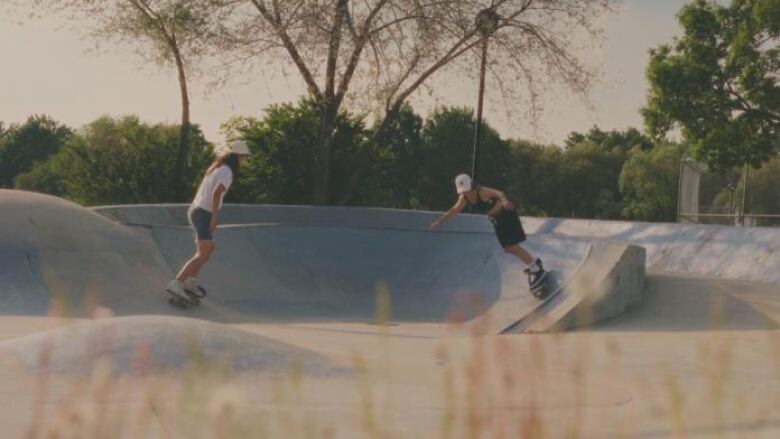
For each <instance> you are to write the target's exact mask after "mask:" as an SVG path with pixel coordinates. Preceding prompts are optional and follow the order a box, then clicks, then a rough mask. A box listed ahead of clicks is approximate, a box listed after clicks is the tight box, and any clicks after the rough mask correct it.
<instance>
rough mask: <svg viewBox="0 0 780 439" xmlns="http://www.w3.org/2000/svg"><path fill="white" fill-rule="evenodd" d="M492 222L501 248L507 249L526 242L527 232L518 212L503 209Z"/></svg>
mask: <svg viewBox="0 0 780 439" xmlns="http://www.w3.org/2000/svg"><path fill="white" fill-rule="evenodd" d="M491 221H492V222H493V228H494V229H495V230H496V238H498V242H499V243H500V244H501V247H503V248H507V247H511V246H513V245H517V244H520V243H521V242H523V241H525V231H524V230H523V225H522V224H520V217H519V215H518V213H517V210H504V209H502V210H501V212H499V213H498V215H496V216H495V218H492V219H491Z"/></svg>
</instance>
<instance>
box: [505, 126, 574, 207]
mask: <svg viewBox="0 0 780 439" xmlns="http://www.w3.org/2000/svg"><path fill="white" fill-rule="evenodd" d="M510 148H511V162H510V163H511V166H510V168H511V170H510V172H509V176H508V180H509V181H508V183H507V186H506V192H507V193H508V194H509V195H510V196H511V197H512V199H513V200H514V201H515V204H517V207H518V209H519V210H520V213H522V214H523V215H539V216H547V215H549V214H551V213H552V212H553V211H555V209H556V206H555V200H556V198H557V196H558V194H557V192H558V189H557V188H558V180H559V179H558V168H559V166H560V162H561V156H562V155H563V153H564V151H563V150H561V149H560V148H558V147H557V146H554V145H540V144H536V143H532V142H528V141H525V140H511V141H510Z"/></svg>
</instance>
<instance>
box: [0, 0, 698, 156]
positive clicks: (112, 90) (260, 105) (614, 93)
mask: <svg viewBox="0 0 780 439" xmlns="http://www.w3.org/2000/svg"><path fill="white" fill-rule="evenodd" d="M0 1H2V0H0ZM685 3H687V2H686V1H684V0H625V4H624V7H623V8H622V12H621V13H619V14H617V15H614V16H611V17H609V18H608V19H607V21H606V27H605V31H606V35H605V40H604V42H603V47H602V49H600V50H599V51H598V53H597V54H596V55H594V59H593V61H594V62H595V63H597V64H601V66H602V67H601V73H602V78H601V80H600V83H599V84H597V85H596V87H595V88H594V90H593V92H592V94H591V100H592V104H593V106H594V107H593V108H589V107H588V106H587V105H585V104H583V103H581V102H579V101H578V100H576V99H574V98H572V97H570V96H565V95H558V96H553V95H551V96H548V97H547V103H546V105H545V107H544V108H545V111H544V113H543V115H542V117H541V119H540V126H539V129H538V130H533V129H531V128H530V127H529V126H528V124H525V123H523V121H518V120H513V121H510V120H508V118H507V117H506V113H505V109H504V107H503V104H500V100H498V99H493V100H490V99H489V100H487V101H486V108H485V117H486V118H487V120H488V122H489V123H490V124H491V125H493V126H494V127H495V128H497V129H498V131H499V132H500V133H501V135H502V136H503V137H505V138H509V137H513V138H526V139H533V140H536V141H541V142H554V143H561V142H562V140H563V139H565V138H566V136H567V135H568V133H569V132H571V131H586V130H588V129H589V128H590V127H592V126H593V125H594V124H597V125H598V126H599V127H601V128H602V129H625V128H628V127H631V126H634V127H637V128H641V127H642V119H641V116H640V114H639V109H640V108H641V106H642V105H643V103H644V100H645V92H646V81H645V77H644V71H645V67H646V65H647V58H648V55H647V51H648V49H650V48H651V47H655V46H657V45H658V44H660V43H663V42H668V41H671V39H672V37H673V36H675V35H677V34H678V33H679V28H678V25H677V22H676V20H675V14H676V13H677V11H678V10H679V9H680V7H681V6H682V5H683V4H685ZM0 14H6V11H3V10H2V9H1V8H0ZM91 47H92V44H91V43H90V41H88V40H86V39H84V38H82V37H81V35H80V34H79V33H78V32H77V31H76V30H74V29H72V25H71V24H68V23H64V22H62V21H58V20H57V19H55V18H50V19H45V20H33V21H30V20H25V19H24V17H20V16H8V15H0V57H1V58H0V59H2V60H3V63H2V66H0V121H3V122H5V124H6V125H7V124H8V123H14V122H16V123H19V122H23V121H24V120H25V119H26V118H27V117H28V116H29V115H31V114H38V113H45V114H48V115H50V116H52V117H53V118H54V119H56V120H58V121H61V122H64V123H67V124H68V125H70V126H72V127H79V126H81V125H83V124H85V123H87V122H89V121H92V120H94V119H96V118H97V117H99V116H101V115H104V114H108V115H113V116H119V115H125V114H137V115H139V116H140V117H141V119H142V120H144V121H147V122H170V123H177V122H178V121H179V119H180V111H181V110H180V108H181V107H180V97H179V89H178V85H177V82H176V74H175V71H174V70H172V69H171V70H161V69H159V68H157V67H154V66H150V65H147V64H144V63H143V62H142V61H141V60H140V59H139V58H138V57H137V56H135V55H134V54H133V53H131V52H126V53H125V52H123V51H122V49H121V47H116V48H115V47H107V48H105V49H104V50H101V51H99V52H95V51H89V49H90V48H91ZM488 87H490V84H489V83H488ZM457 89H458V91H457V92H453V93H448V94H447V97H446V99H445V100H444V101H442V102H440V103H444V104H448V105H458V106H464V105H465V106H471V107H475V106H476V96H477V84H476V83H471V82H470V81H469V82H466V81H464V83H463V84H458V87H457ZM304 92H305V90H304V88H303V86H302V84H301V82H300V81H299V79H298V77H297V76H295V75H293V76H291V77H289V78H287V79H282V78H281V77H280V78H277V79H274V80H273V81H270V82H266V81H263V80H262V78H258V79H257V80H255V81H250V82H249V83H246V84H240V83H237V82H236V83H232V84H229V85H228V86H226V87H223V88H220V89H217V90H213V91H211V92H210V93H206V92H205V87H204V85H203V84H201V83H197V82H196V83H192V84H190V99H191V111H192V121H193V122H195V123H199V124H200V125H201V126H202V127H203V129H204V131H205V133H206V136H207V138H208V139H209V140H211V141H214V142H220V141H221V140H222V139H221V136H220V135H219V125H220V124H221V123H222V122H224V121H225V120H226V119H228V118H229V117H231V116H234V115H253V116H258V117H261V116H262V114H263V112H262V110H263V109H264V108H265V107H267V106H268V105H270V104H273V103H281V102H289V101H294V100H297V98H298V96H300V95H301V94H303V93H304ZM490 92H491V89H490V88H488V91H487V93H488V94H490ZM413 104H414V106H415V108H416V109H417V110H418V111H419V112H421V113H423V114H425V112H426V111H427V110H428V109H429V108H430V107H432V106H433V102H431V101H426V98H424V97H417V98H415V99H414V100H413ZM517 114H522V112H521V111H517Z"/></svg>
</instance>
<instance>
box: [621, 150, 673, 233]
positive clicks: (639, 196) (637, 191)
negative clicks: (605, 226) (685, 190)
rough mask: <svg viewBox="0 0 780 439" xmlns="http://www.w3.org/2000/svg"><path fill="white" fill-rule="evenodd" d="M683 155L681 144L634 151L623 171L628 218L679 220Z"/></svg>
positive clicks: (624, 211)
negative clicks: (678, 203)
mask: <svg viewBox="0 0 780 439" xmlns="http://www.w3.org/2000/svg"><path fill="white" fill-rule="evenodd" d="M680 158H681V150H680V147H679V146H678V145H674V144H660V145H658V146H656V147H655V148H653V149H652V150H650V151H642V150H640V149H635V150H634V151H632V152H631V154H630V156H629V158H628V160H627V161H626V163H625V165H624V166H623V170H622V172H621V173H620V191H621V193H622V194H623V199H624V203H625V207H624V208H623V214H624V216H625V217H626V218H629V219H634V220H642V221H670V222H674V221H676V216H677V193H678V187H677V186H678V181H679V175H680Z"/></svg>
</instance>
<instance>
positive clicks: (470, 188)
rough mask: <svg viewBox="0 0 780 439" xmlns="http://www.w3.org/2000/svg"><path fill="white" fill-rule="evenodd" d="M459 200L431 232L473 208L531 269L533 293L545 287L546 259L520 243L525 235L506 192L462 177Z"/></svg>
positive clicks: (458, 185)
mask: <svg viewBox="0 0 780 439" xmlns="http://www.w3.org/2000/svg"><path fill="white" fill-rule="evenodd" d="M455 189H456V190H457V192H458V201H457V202H455V205H454V206H452V207H451V208H450V209H449V210H448V211H447V212H445V213H444V214H443V215H442V216H441V217H439V219H437V220H436V221H434V222H433V223H431V230H436V229H438V228H439V227H440V226H441V225H442V224H444V223H445V222H447V221H449V219H450V218H452V217H454V216H455V215H457V214H458V213H460V212H461V211H462V210H463V209H464V208H465V207H466V206H472V208H473V209H474V212H476V213H486V214H487V215H488V218H490V222H492V223H493V228H494V229H495V232H496V238H498V242H499V243H500V244H501V247H502V248H503V249H504V251H505V252H507V253H509V254H512V255H515V256H517V257H518V258H520V260H521V261H523V262H524V263H525V265H526V266H527V268H526V273H528V283H529V287H530V290H531V291H532V292H533V291H537V290H539V288H541V287H542V284H543V283H544V279H545V278H546V277H547V272H546V271H545V270H544V267H543V266H542V260H541V259H539V258H534V257H533V256H532V255H531V254H530V253H528V251H527V250H526V249H524V248H523V247H522V246H521V245H520V243H521V242H523V241H525V232H524V231H523V226H522V225H521V224H520V217H519V216H518V213H517V209H516V208H515V206H514V204H512V202H511V201H509V200H508V199H507V197H506V195H504V193H503V192H501V191H499V190H497V189H491V188H489V187H485V186H480V185H474V184H473V182H472V180H471V177H469V176H468V175H466V174H460V175H458V176H457V177H456V178H455Z"/></svg>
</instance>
